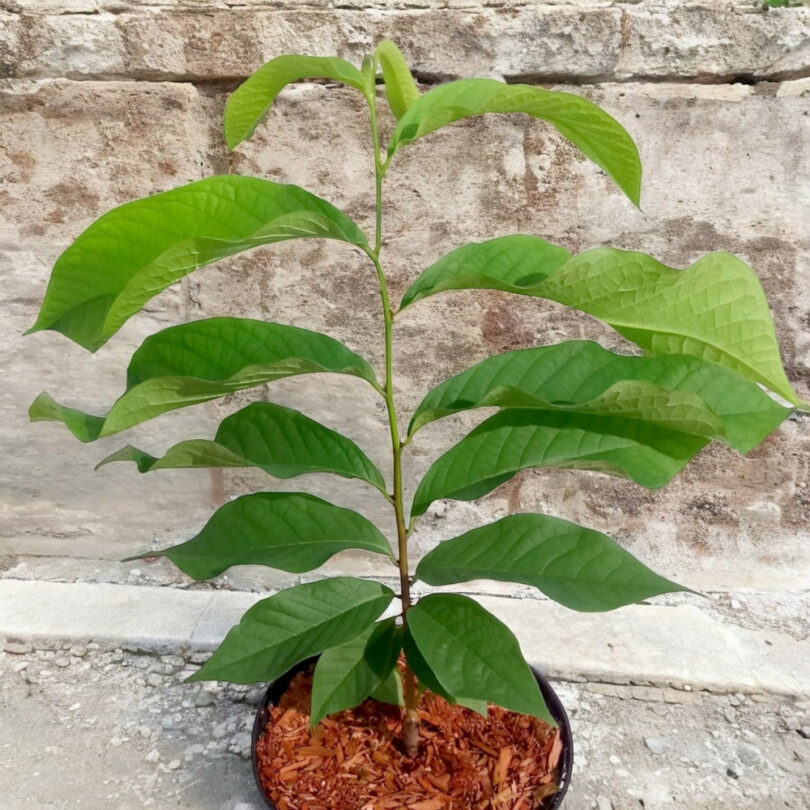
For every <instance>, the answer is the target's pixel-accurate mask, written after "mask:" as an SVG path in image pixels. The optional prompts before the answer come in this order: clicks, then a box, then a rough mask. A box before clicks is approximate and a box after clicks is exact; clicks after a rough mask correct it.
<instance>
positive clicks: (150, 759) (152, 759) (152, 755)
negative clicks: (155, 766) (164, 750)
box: [144, 748, 160, 762]
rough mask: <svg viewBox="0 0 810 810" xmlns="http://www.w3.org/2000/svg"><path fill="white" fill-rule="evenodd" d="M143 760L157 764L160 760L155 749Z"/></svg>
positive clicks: (158, 753) (158, 752)
mask: <svg viewBox="0 0 810 810" xmlns="http://www.w3.org/2000/svg"><path fill="white" fill-rule="evenodd" d="M144 759H145V760H146V761H147V762H157V761H158V760H159V759H160V751H158V750H157V748H153V749H152V750H151V751H150V752H149V753H148V754H147V755H146V756H145V757H144Z"/></svg>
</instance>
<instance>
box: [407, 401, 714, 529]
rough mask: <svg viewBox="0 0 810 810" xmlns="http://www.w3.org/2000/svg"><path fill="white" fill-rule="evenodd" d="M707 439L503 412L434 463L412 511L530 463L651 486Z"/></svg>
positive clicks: (635, 424) (587, 417)
mask: <svg viewBox="0 0 810 810" xmlns="http://www.w3.org/2000/svg"><path fill="white" fill-rule="evenodd" d="M665 393H666V392H665ZM707 443H708V439H706V438H704V437H703V436H695V435H692V434H689V433H682V432H680V431H677V430H672V429H671V428H667V427H663V426H661V425H660V424H659V423H657V422H656V421H655V420H651V421H645V420H643V419H628V418H626V417H622V416H606V415H599V414H596V415H595V414H589V413H576V412H563V411H559V412H554V411H543V410H526V409H519V408H514V409H506V410H502V411H501V412H500V413H497V414H496V415H495V416H493V417H491V418H489V419H487V420H486V421H485V422H482V423H481V424H480V425H479V426H478V427H477V428H475V429H474V430H473V431H472V432H471V433H468V434H467V435H466V436H465V437H464V438H463V439H462V440H461V441H460V442H458V444H456V445H455V446H454V447H452V448H450V450H448V451H447V452H446V453H445V454H444V455H443V456H441V457H440V458H438V459H437V460H436V461H435V462H434V463H433V465H432V466H431V467H430V469H429V470H428V471H427V473H426V474H425V477H424V478H423V479H422V481H421V483H420V484H419V488H418V489H417V491H416V495H415V497H414V501H413V507H412V509H411V514H412V515H413V516H416V515H421V514H423V513H424V512H425V511H426V510H427V508H428V507H429V506H430V504H431V503H432V502H433V501H435V500H439V499H440V498H455V499H457V500H462V501H469V500H474V499H476V498H480V497H482V496H483V495H486V493H487V492H490V491H491V490H493V489H495V487H497V486H499V485H500V484H503V483H505V482H506V481H508V480H509V479H510V478H511V477H512V476H513V475H514V474H515V473H516V472H519V471H520V470H525V469H529V468H531V467H564V468H574V469H580V470H595V471H598V472H603V473H609V474H611V475H618V476H621V477H626V478H631V479H632V480H633V481H635V482H636V483H637V484H641V485H642V486H644V487H648V488H650V489H655V488H657V487H661V486H663V485H664V484H666V483H667V481H669V480H670V479H671V478H672V477H673V476H674V475H675V474H676V473H677V472H679V471H680V470H681V469H682V468H683V467H684V465H685V464H686V463H687V462H688V461H689V459H691V458H692V456H694V455H695V453H697V452H698V451H699V450H700V449H701V448H703V447H704V446H705V445H706V444H707Z"/></svg>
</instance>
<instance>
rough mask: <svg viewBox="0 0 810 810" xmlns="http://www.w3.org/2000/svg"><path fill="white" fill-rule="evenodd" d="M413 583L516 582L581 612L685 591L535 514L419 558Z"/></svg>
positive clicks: (613, 547)
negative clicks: (533, 588) (488, 580)
mask: <svg viewBox="0 0 810 810" xmlns="http://www.w3.org/2000/svg"><path fill="white" fill-rule="evenodd" d="M416 576H417V578H418V579H421V580H422V581H423V582H426V583H427V584H428V585H451V584H454V583H457V582H469V581H470V580H472V579H494V580H498V581H500V582H520V583H523V584H524V585H532V586H533V587H535V588H538V589H539V590H541V591H542V592H543V593H544V594H546V595H547V596H549V597H551V598H552V599H554V600H555V601H557V602H559V603H560V604H561V605H565V606H566V607H568V608H571V609H572V610H582V611H601V610H613V609H614V608H618V607H622V606H623V605H629V604H632V603H633V602H640V601H641V600H642V599H648V598H649V597H651V596H657V595H658V594H662V593H672V592H673V591H684V590H688V588H684V587H682V586H681V585H678V584H677V583H675V582H671V581H670V580H668V579H664V578H663V577H660V576H658V574H656V573H654V572H653V571H651V570H650V569H649V568H647V566H645V565H643V564H642V563H640V562H639V561H638V560H637V559H636V558H635V557H634V556H633V555H632V554H630V553H628V552H627V551H625V550H624V549H623V548H622V547H621V546H619V545H617V544H616V543H615V542H614V541H613V540H611V539H610V538H609V537H608V536H607V535H605V534H602V533H601V532H597V531H594V530H592V529H586V528H585V527H584V526H578V525H577V524H576V523H570V522H569V521H567V520H560V518H555V517H551V516H549V515H536V514H520V515H509V516H508V517H505V518H502V519H501V520H498V521H496V522H495V523H490V524H488V525H486V526H480V527H478V528H476V529H473V530H472V531H469V532H466V533H465V534H462V535H461V536H459V537H455V538H453V539H452V540H445V541H444V542H443V543H440V544H439V545H438V546H437V547H436V548H435V549H434V550H433V551H431V552H430V553H429V554H427V555H426V556H425V557H423V558H422V560H421V562H420V563H419V565H418V566H417V569H416Z"/></svg>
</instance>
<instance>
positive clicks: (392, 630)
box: [309, 619, 402, 726]
mask: <svg viewBox="0 0 810 810" xmlns="http://www.w3.org/2000/svg"><path fill="white" fill-rule="evenodd" d="M400 636H401V633H400V632H399V630H397V628H396V625H395V622H394V619H387V620H385V621H382V622H378V623H377V624H375V625H372V626H371V627H369V628H368V630H366V631H365V632H363V633H361V634H360V635H359V636H358V637H357V638H355V639H353V640H352V641H349V642H348V643H346V644H342V645H341V646H339V647H331V648H330V649H328V650H326V651H325V652H324V653H323V655H322V656H321V657H320V659H319V660H318V663H317V665H316V666H315V674H314V676H313V680H312V708H311V710H310V720H309V724H310V726H315V725H317V724H318V723H319V722H320V721H321V720H322V719H323V718H324V717H326V715H327V714H334V713H335V712H340V711H343V709H350V708H351V707H352V706H357V705H358V704H359V703H362V702H363V701H364V700H365V699H366V698H367V697H369V696H370V695H371V693H372V692H373V691H374V689H376V688H377V687H378V686H380V684H381V683H382V681H383V679H384V678H387V677H388V676H389V675H390V674H391V672H392V671H393V668H394V666H395V665H396V662H397V657H398V656H399V651H400V649H401V648H402V641H401V638H400Z"/></svg>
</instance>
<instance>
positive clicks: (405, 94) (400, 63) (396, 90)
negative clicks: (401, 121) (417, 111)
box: [374, 39, 419, 118]
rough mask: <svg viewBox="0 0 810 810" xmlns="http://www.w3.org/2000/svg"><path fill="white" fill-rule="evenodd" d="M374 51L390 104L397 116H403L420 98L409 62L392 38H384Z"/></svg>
mask: <svg viewBox="0 0 810 810" xmlns="http://www.w3.org/2000/svg"><path fill="white" fill-rule="evenodd" d="M374 53H375V55H376V57H377V58H378V59H379V60H380V67H381V68H382V74H383V80H384V81H385V94H386V96H387V97H388V106H389V107H391V112H392V113H394V115H395V116H396V117H397V118H402V116H403V115H405V113H406V112H407V110H408V107H410V106H411V104H413V103H414V101H416V100H417V99H418V98H419V90H418V88H417V87H416V82H415V81H414V80H413V76H411V71H410V69H409V68H408V63H407V62H406V61H405V57H404V56H403V55H402V52H401V51H400V50H399V48H398V47H397V46H396V45H395V44H394V43H393V42H391V40H390V39H386V40H383V41H382V42H381V43H380V44H379V45H378V46H377V50H376V51H375V52H374Z"/></svg>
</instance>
